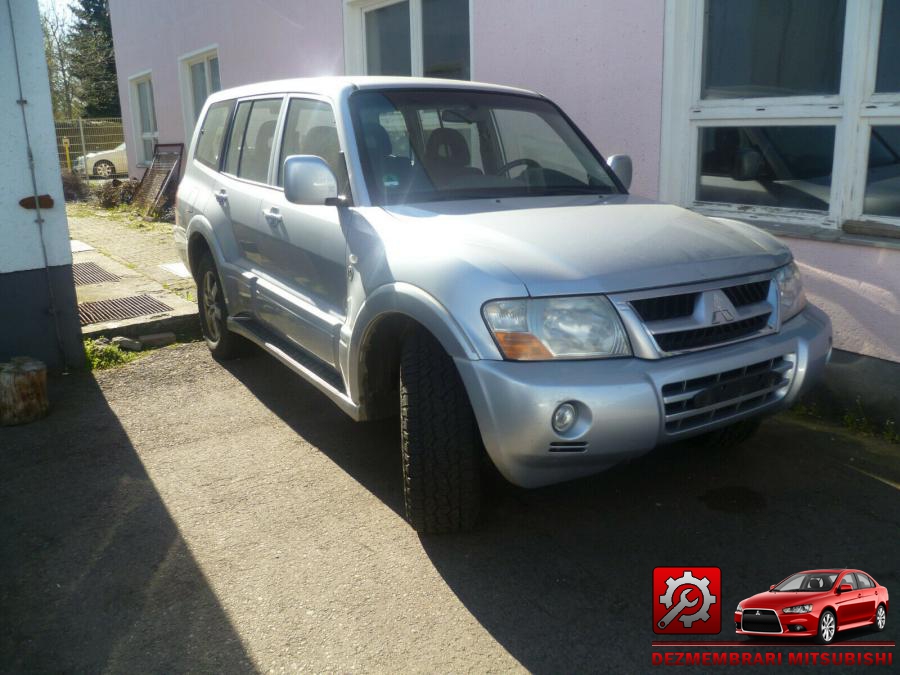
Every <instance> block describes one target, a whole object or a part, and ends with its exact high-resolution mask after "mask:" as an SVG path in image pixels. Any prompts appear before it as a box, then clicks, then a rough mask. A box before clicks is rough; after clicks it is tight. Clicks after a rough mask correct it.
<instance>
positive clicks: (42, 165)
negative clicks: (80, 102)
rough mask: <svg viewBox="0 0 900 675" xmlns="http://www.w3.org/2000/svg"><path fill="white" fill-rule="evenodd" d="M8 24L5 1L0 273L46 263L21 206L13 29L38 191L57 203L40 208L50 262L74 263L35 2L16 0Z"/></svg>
mask: <svg viewBox="0 0 900 675" xmlns="http://www.w3.org/2000/svg"><path fill="white" fill-rule="evenodd" d="M10 4H11V6H12V14H13V25H12V26H10V22H9V14H8V12H7V8H6V0H0V274H6V273H9V272H18V271H21V270H30V269H37V268H40V267H43V266H44V260H43V254H42V253H41V242H40V237H39V234H38V226H37V224H36V223H35V222H34V221H35V211H32V210H28V209H24V208H22V207H21V206H19V200H20V199H22V198H23V197H29V196H31V195H32V194H33V188H32V184H31V174H30V173H29V171H28V154H27V153H28V150H27V146H26V144H25V129H24V126H23V124H22V112H21V108H20V106H19V105H18V104H17V103H16V101H17V100H18V98H19V91H18V87H17V80H16V65H15V58H14V52H13V37H12V28H15V39H16V43H17V49H18V56H19V68H20V71H21V77H22V90H23V95H24V97H25V100H27V101H28V104H27V105H26V106H25V115H26V118H27V120H28V130H29V133H30V134H31V145H32V149H33V151H34V164H35V171H36V174H37V185H38V193H39V194H49V195H50V196H51V197H52V198H53V201H54V202H55V205H54V207H53V208H51V209H46V210H42V215H43V218H44V220H45V223H44V240H45V242H46V245H47V255H48V258H49V264H50V265H51V266H54V265H67V264H70V263H71V262H72V253H71V251H70V248H69V230H68V224H67V222H66V211H65V202H64V200H63V193H62V182H61V180H60V176H59V163H58V160H57V157H56V140H55V139H56V136H55V133H56V132H55V129H54V126H53V113H52V106H51V104H50V85H49V81H48V77H47V64H46V61H45V60H44V42H43V36H42V34H41V25H40V18H39V15H38V6H37V2H36V0H12V1H11V3H10Z"/></svg>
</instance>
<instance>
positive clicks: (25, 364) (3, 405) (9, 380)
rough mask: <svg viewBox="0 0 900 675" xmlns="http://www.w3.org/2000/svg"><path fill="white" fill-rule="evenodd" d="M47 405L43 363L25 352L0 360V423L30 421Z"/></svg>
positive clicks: (23, 422) (48, 407) (9, 424)
mask: <svg viewBox="0 0 900 675" xmlns="http://www.w3.org/2000/svg"><path fill="white" fill-rule="evenodd" d="M49 409H50V403H49V401H48V399H47V367H46V366H45V365H44V364H43V363H41V362H40V361H38V360H37V359H31V358H28V357H27V356H17V357H15V358H14V359H13V360H12V361H10V362H9V363H0V426H11V425H13V424H25V423H26V422H33V421H34V420H37V419H40V418H41V417H43V416H44V415H46V414H47V411H48V410H49Z"/></svg>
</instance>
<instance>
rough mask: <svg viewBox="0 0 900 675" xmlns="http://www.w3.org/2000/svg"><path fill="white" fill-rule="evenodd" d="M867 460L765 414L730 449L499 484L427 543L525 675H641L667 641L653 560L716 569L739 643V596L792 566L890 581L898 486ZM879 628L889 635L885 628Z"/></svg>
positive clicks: (859, 451) (854, 446)
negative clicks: (571, 477) (462, 528)
mask: <svg viewBox="0 0 900 675" xmlns="http://www.w3.org/2000/svg"><path fill="white" fill-rule="evenodd" d="M863 455H865V452H864V451H863V448H861V447H860V446H859V443H858V442H857V441H855V440H852V439H848V438H846V437H840V438H838V439H837V440H835V439H834V438H832V437H831V435H830V433H829V432H828V431H816V430H810V429H807V428H805V427H803V426H801V425H799V424H797V423H796V422H793V421H791V420H790V418H786V419H785V418H776V419H774V420H770V421H768V422H766V423H765V424H764V425H763V427H762V429H761V431H760V432H759V434H758V435H757V436H756V437H755V438H754V439H751V440H750V441H749V442H747V443H745V444H744V445H742V446H740V447H737V448H732V449H721V450H716V449H713V450H700V449H699V448H697V447H696V446H695V445H692V444H691V443H689V442H684V443H681V444H678V445H673V446H667V447H661V448H658V449H657V450H656V451H654V452H652V453H650V454H649V455H647V456H645V457H643V458H641V459H639V460H636V461H634V462H631V463H629V464H625V465H622V466H619V467H617V468H614V469H612V470H611V471H608V472H606V473H604V474H600V475H598V476H595V477H592V478H589V479H584V480H580V481H576V482H572V483H568V484H562V485H556V486H552V487H548V488H543V489H540V490H534V491H530V492H529V491H524V490H518V489H516V488H513V487H511V486H501V487H500V489H498V490H497V491H495V493H494V497H493V502H494V503H493V504H491V505H490V507H489V510H488V513H487V514H486V521H485V523H484V527H483V528H482V529H481V530H480V531H478V532H476V533H473V534H469V535H456V536H451V537H423V538H422V543H423V546H424V547H425V550H426V552H427V553H428V555H429V556H430V558H431V560H432V562H433V563H434V565H435V567H436V568H437V569H438V570H439V572H440V573H441V575H442V576H443V578H444V579H445V580H446V582H447V584H448V585H449V586H450V588H452V589H453V590H454V592H455V593H456V595H457V596H458V597H459V598H460V600H462V602H463V603H464V604H465V605H466V607H467V608H468V609H469V611H470V612H471V613H472V614H473V616H475V617H476V618H477V619H478V620H479V621H480V622H481V624H482V625H483V626H484V627H485V628H486V629H487V630H488V631H490V633H491V634H492V635H493V636H494V637H495V638H496V639H497V640H498V641H499V642H500V643H501V644H503V646H504V647H506V649H508V650H509V652H510V653H511V654H512V655H513V656H515V657H516V658H517V659H518V660H519V661H520V662H521V663H522V665H524V666H525V667H526V668H527V669H529V670H530V671H533V672H559V671H567V670H573V671H575V670H585V669H592V670H593V669H601V670H606V671H613V672H615V671H622V672H635V671H636V670H646V669H649V666H650V651H651V641H652V640H654V639H665V637H664V636H658V635H655V634H654V633H653V625H652V603H653V602H655V599H654V597H653V590H652V582H651V578H652V571H653V568H654V567H657V566H679V565H683V566H685V569H687V566H691V565H693V566H713V567H719V568H721V570H722V580H723V581H722V583H723V590H722V593H721V596H722V597H720V598H719V602H721V603H722V605H721V607H722V630H721V633H720V634H719V635H718V636H717V637H714V638H713V639H721V640H734V639H736V637H737V636H736V635H735V633H734V622H733V616H734V608H735V607H736V606H737V604H738V602H740V601H741V600H743V599H744V598H746V597H748V596H750V595H753V594H755V593H759V592H761V591H763V590H765V589H767V588H768V587H769V585H770V584H773V583H777V582H778V581H780V580H781V579H783V578H784V577H786V576H788V575H789V574H791V573H794V572H797V571H800V570H803V569H810V568H815V567H826V566H834V567H858V568H861V569H864V570H866V571H868V572H869V573H871V574H872V575H873V576H874V577H875V578H876V579H877V580H878V581H879V582H880V583H882V584H887V585H888V586H889V587H890V586H894V587H896V585H897V582H898V581H900V575H898V569H897V564H896V561H897V560H898V559H900V540H898V538H897V537H895V536H894V537H892V536H890V535H889V534H888V533H889V532H893V533H896V532H897V531H900V508H898V506H900V492H898V491H897V490H896V489H894V488H892V487H889V486H887V485H884V484H882V483H879V482H877V481H875V480H872V479H871V478H869V477H867V476H864V475H861V474H859V473H857V472H855V471H853V470H852V469H850V468H849V466H848V465H849V464H852V462H853V461H854V459H859V458H860V457H862V456H863ZM894 468H895V469H896V462H895V463H894ZM717 630H718V627H717V626H716V627H713V629H712V632H716V631H717ZM878 635H879V638H880V639H886V638H892V637H893V635H894V631H893V628H892V627H891V626H890V622H889V627H888V629H887V630H886V631H885V632H884V633H879V634H878ZM871 636H872V633H871V632H870V631H850V632H848V633H847V634H841V633H839V634H838V639H839V640H842V641H843V640H845V639H860V638H868V639H872V637H871ZM676 637H677V636H676ZM804 644H805V646H809V645H810V643H809V642H805V643H804Z"/></svg>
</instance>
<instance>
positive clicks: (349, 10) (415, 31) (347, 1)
mask: <svg viewBox="0 0 900 675" xmlns="http://www.w3.org/2000/svg"><path fill="white" fill-rule="evenodd" d="M403 1H404V0H344V70H345V72H346V74H347V75H365V74H366V72H367V71H366V21H365V15H366V14H367V13H369V12H371V11H373V10H376V9H381V8H382V7H389V6H390V5H396V4H399V3H400V2H403ZM408 1H409V48H410V62H409V63H410V75H411V76H412V77H423V76H424V74H425V65H424V49H423V43H422V0H408ZM474 1H475V0H469V79H470V80H474V79H475V58H474V56H475V48H474V47H475V41H474V39H473V31H472V22H473V10H474V7H473V5H474Z"/></svg>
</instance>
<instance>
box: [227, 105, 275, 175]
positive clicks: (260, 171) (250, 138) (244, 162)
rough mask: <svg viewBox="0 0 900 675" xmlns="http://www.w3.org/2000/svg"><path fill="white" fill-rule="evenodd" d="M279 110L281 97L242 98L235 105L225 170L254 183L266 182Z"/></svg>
mask: <svg viewBox="0 0 900 675" xmlns="http://www.w3.org/2000/svg"><path fill="white" fill-rule="evenodd" d="M280 112H281V99H280V98H277V99H257V100H254V101H242V102H241V103H240V104H239V105H238V110H237V114H236V115H235V120H234V125H232V129H231V138H230V140H229V144H228V156H227V158H226V161H225V172H226V173H230V174H233V175H235V176H237V177H238V178H245V179H247V180H252V181H255V182H257V183H265V182H266V180H267V179H268V177H269V161H270V159H271V157H272V144H273V143H274V140H275V131H276V129H277V126H278V115H279V113H280Z"/></svg>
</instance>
